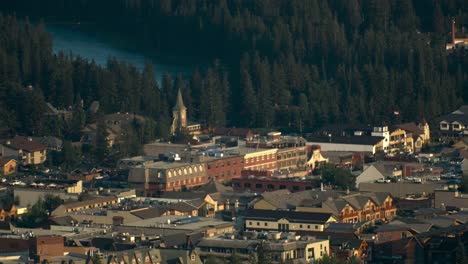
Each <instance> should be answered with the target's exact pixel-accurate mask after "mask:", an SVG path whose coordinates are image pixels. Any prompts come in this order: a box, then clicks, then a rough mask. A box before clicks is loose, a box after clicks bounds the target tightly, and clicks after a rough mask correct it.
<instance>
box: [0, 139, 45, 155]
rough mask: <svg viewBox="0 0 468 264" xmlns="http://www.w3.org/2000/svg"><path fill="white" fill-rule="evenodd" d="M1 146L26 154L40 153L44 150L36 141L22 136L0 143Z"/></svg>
mask: <svg viewBox="0 0 468 264" xmlns="http://www.w3.org/2000/svg"><path fill="white" fill-rule="evenodd" d="M1 144H2V145H4V146H6V147H8V148H12V149H16V150H20V149H21V150H25V151H27V152H34V151H41V150H44V149H45V146H44V145H42V144H41V143H39V142H38V141H36V140H34V139H32V138H30V137H23V136H15V137H14V138H12V139H7V140H4V141H2V142H1Z"/></svg>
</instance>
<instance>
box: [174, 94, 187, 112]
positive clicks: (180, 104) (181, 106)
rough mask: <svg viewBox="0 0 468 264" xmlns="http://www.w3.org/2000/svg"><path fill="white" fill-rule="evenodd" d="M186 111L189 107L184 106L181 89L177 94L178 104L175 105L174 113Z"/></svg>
mask: <svg viewBox="0 0 468 264" xmlns="http://www.w3.org/2000/svg"><path fill="white" fill-rule="evenodd" d="M184 109H187V107H185V105H184V100H182V91H181V90H180V89H179V91H178V92H177V100H176V104H175V105H174V108H173V109H172V111H180V110H184Z"/></svg>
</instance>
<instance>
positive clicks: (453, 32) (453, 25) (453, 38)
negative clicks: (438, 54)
mask: <svg viewBox="0 0 468 264" xmlns="http://www.w3.org/2000/svg"><path fill="white" fill-rule="evenodd" d="M452 44H455V19H453V20H452Z"/></svg>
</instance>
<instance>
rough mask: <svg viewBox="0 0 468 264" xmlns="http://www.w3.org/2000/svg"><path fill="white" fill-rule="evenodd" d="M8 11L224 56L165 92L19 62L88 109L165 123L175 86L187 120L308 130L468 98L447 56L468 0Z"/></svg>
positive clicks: (78, 4)
mask: <svg viewBox="0 0 468 264" xmlns="http://www.w3.org/2000/svg"><path fill="white" fill-rule="evenodd" d="M3 5H4V6H3V7H4V8H5V9H7V8H9V9H11V10H14V11H17V12H20V13H21V12H22V11H24V10H26V9H25V8H27V10H36V12H37V13H36V15H38V14H41V16H49V17H54V18H56V19H57V18H58V19H72V20H74V21H80V22H84V23H93V25H97V26H98V27H102V28H103V30H107V31H113V32H118V34H124V36H126V37H127V38H133V39H135V40H136V42H137V43H139V44H140V45H144V46H145V48H151V49H152V50H158V51H167V50H171V51H172V52H176V53H181V54H188V55H193V54H200V55H202V56H209V57H211V58H219V59H220V60H219V61H218V60H216V61H215V62H214V63H213V65H210V67H209V68H208V69H206V70H204V71H203V72H200V71H198V70H196V71H195V72H194V74H193V76H192V77H191V78H190V80H183V79H182V78H180V77H174V76H169V75H165V76H164V78H163V81H162V83H161V85H158V84H157V83H156V82H155V80H154V74H153V71H152V69H151V66H150V65H148V66H147V67H146V68H145V70H144V71H143V73H141V74H140V73H138V71H137V70H136V69H135V68H134V67H133V66H131V65H127V64H125V63H119V62H117V61H115V60H110V61H109V63H108V65H107V66H106V67H105V68H103V69H102V68H100V67H98V66H97V65H94V64H93V63H90V62H86V61H84V60H81V59H79V58H78V59H72V58H70V57H69V56H68V55H66V54H59V55H57V56H54V57H53V60H54V63H52V64H51V65H52V66H47V65H48V64H47V65H43V67H44V68H40V69H39V70H38V69H36V68H35V69H29V67H27V65H28V61H27V62H23V61H22V60H18V61H17V62H14V63H16V64H17V67H16V68H18V73H17V74H19V75H20V76H22V75H25V76H27V77H28V78H30V79H31V81H32V82H34V83H39V84H42V85H41V86H40V87H41V89H42V90H43V94H44V95H45V97H46V99H47V100H53V101H54V102H57V103H62V104H63V105H64V106H66V105H68V104H71V103H74V102H75V101H76V99H77V98H82V99H84V101H85V102H86V103H89V102H90V101H91V100H92V99H96V98H99V99H101V100H102V105H103V107H104V109H105V110H106V111H132V112H139V113H142V112H144V113H146V114H148V115H149V116H153V117H154V118H156V119H157V120H158V121H160V122H161V123H164V124H166V125H167V124H168V122H169V121H168V120H170V113H168V109H169V107H170V106H172V103H173V101H174V97H175V94H176V92H175V91H176V90H177V89H178V88H182V89H183V91H184V98H185V100H186V103H187V107H188V111H189V114H190V117H191V118H193V119H198V120H200V121H204V122H206V123H207V124H209V125H211V126H217V125H224V124H228V125H236V126H251V127H283V128H285V127H287V128H291V129H294V130H300V131H302V130H304V129H308V128H313V127H317V126H320V125H322V124H325V123H338V122H351V123H373V122H382V121H386V122H400V121H405V120H414V119H415V118H426V119H430V118H433V117H434V116H437V115H439V114H441V113H444V112H447V111H450V110H452V109H454V108H455V107H457V106H459V105H460V104H462V103H466V102H467V101H468V74H467V72H468V70H467V69H468V67H467V66H468V56H467V54H466V53H467V52H466V51H464V50H457V51H454V52H447V51H446V50H445V44H446V42H447V38H448V31H449V30H450V22H451V20H452V19H456V20H457V25H458V27H459V28H461V25H466V24H467V21H468V12H467V11H468V10H467V8H468V7H467V5H466V4H465V1H464V0H448V1H437V0H424V1H416V0H397V1H390V0H379V1H377V0H349V1H337V0H327V1H318V0H306V1H304V0H291V1H282V0H252V1H245V0H221V1H209V0H199V1H193V0H145V1H143V0H113V1H110V0H107V1H106V0H103V1H92V0H82V1H71V0H45V1H40V3H38V1H29V0H16V1H6V2H4V3H3ZM27 14H28V15H34V14H31V11H28V13H27ZM117 28H118V29H119V30H118V31H117V30H116V29H117ZM43 41H44V43H43V44H46V47H47V48H46V49H45V50H42V51H41V52H42V53H43V54H45V53H46V54H48V58H49V60H50V56H51V55H50V52H49V51H50V43H49V42H50V39H49V40H47V39H46V38H45V39H44V40H43ZM32 54H33V53H32ZM39 55H40V54H39ZM19 56H24V54H18V57H19ZM28 56H29V57H31V56H32V55H28ZM46 57H47V56H46ZM19 58H22V57H19ZM40 58H42V57H40V56H39V57H38V58H36V57H34V58H33V57H31V59H30V62H29V63H30V64H31V65H32V64H34V60H35V59H36V60H38V59H40ZM67 62H70V63H67ZM23 64H26V65H25V66H23ZM23 67H26V71H24V72H23ZM44 71H45V72H46V73H50V72H54V73H55V74H52V75H51V74H49V75H47V76H49V77H48V78H45V77H42V78H41V79H39V80H37V78H38V75H37V74H36V73H40V72H44ZM13 74H14V73H13ZM39 76H43V75H40V74H39ZM45 79H47V80H45ZM155 88H159V89H155ZM65 91H72V92H71V93H67V92H65ZM141 95H144V96H141ZM394 112H399V113H400V115H393V113H394Z"/></svg>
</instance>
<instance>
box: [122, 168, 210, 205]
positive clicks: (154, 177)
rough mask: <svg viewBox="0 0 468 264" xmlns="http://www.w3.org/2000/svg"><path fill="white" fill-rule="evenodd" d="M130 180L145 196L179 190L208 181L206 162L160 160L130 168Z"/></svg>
mask: <svg viewBox="0 0 468 264" xmlns="http://www.w3.org/2000/svg"><path fill="white" fill-rule="evenodd" d="M128 182H129V183H131V184H132V185H134V186H135V188H136V190H137V192H139V193H140V194H144V195H145V196H159V195H160V194H162V193H164V192H166V191H178V190H182V189H189V188H192V187H195V186H199V185H203V184H205V183H206V182H207V174H206V164H205V163H184V162H165V161H158V162H153V163H149V164H143V165H140V166H136V167H133V168H131V169H130V171H129V174H128Z"/></svg>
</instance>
